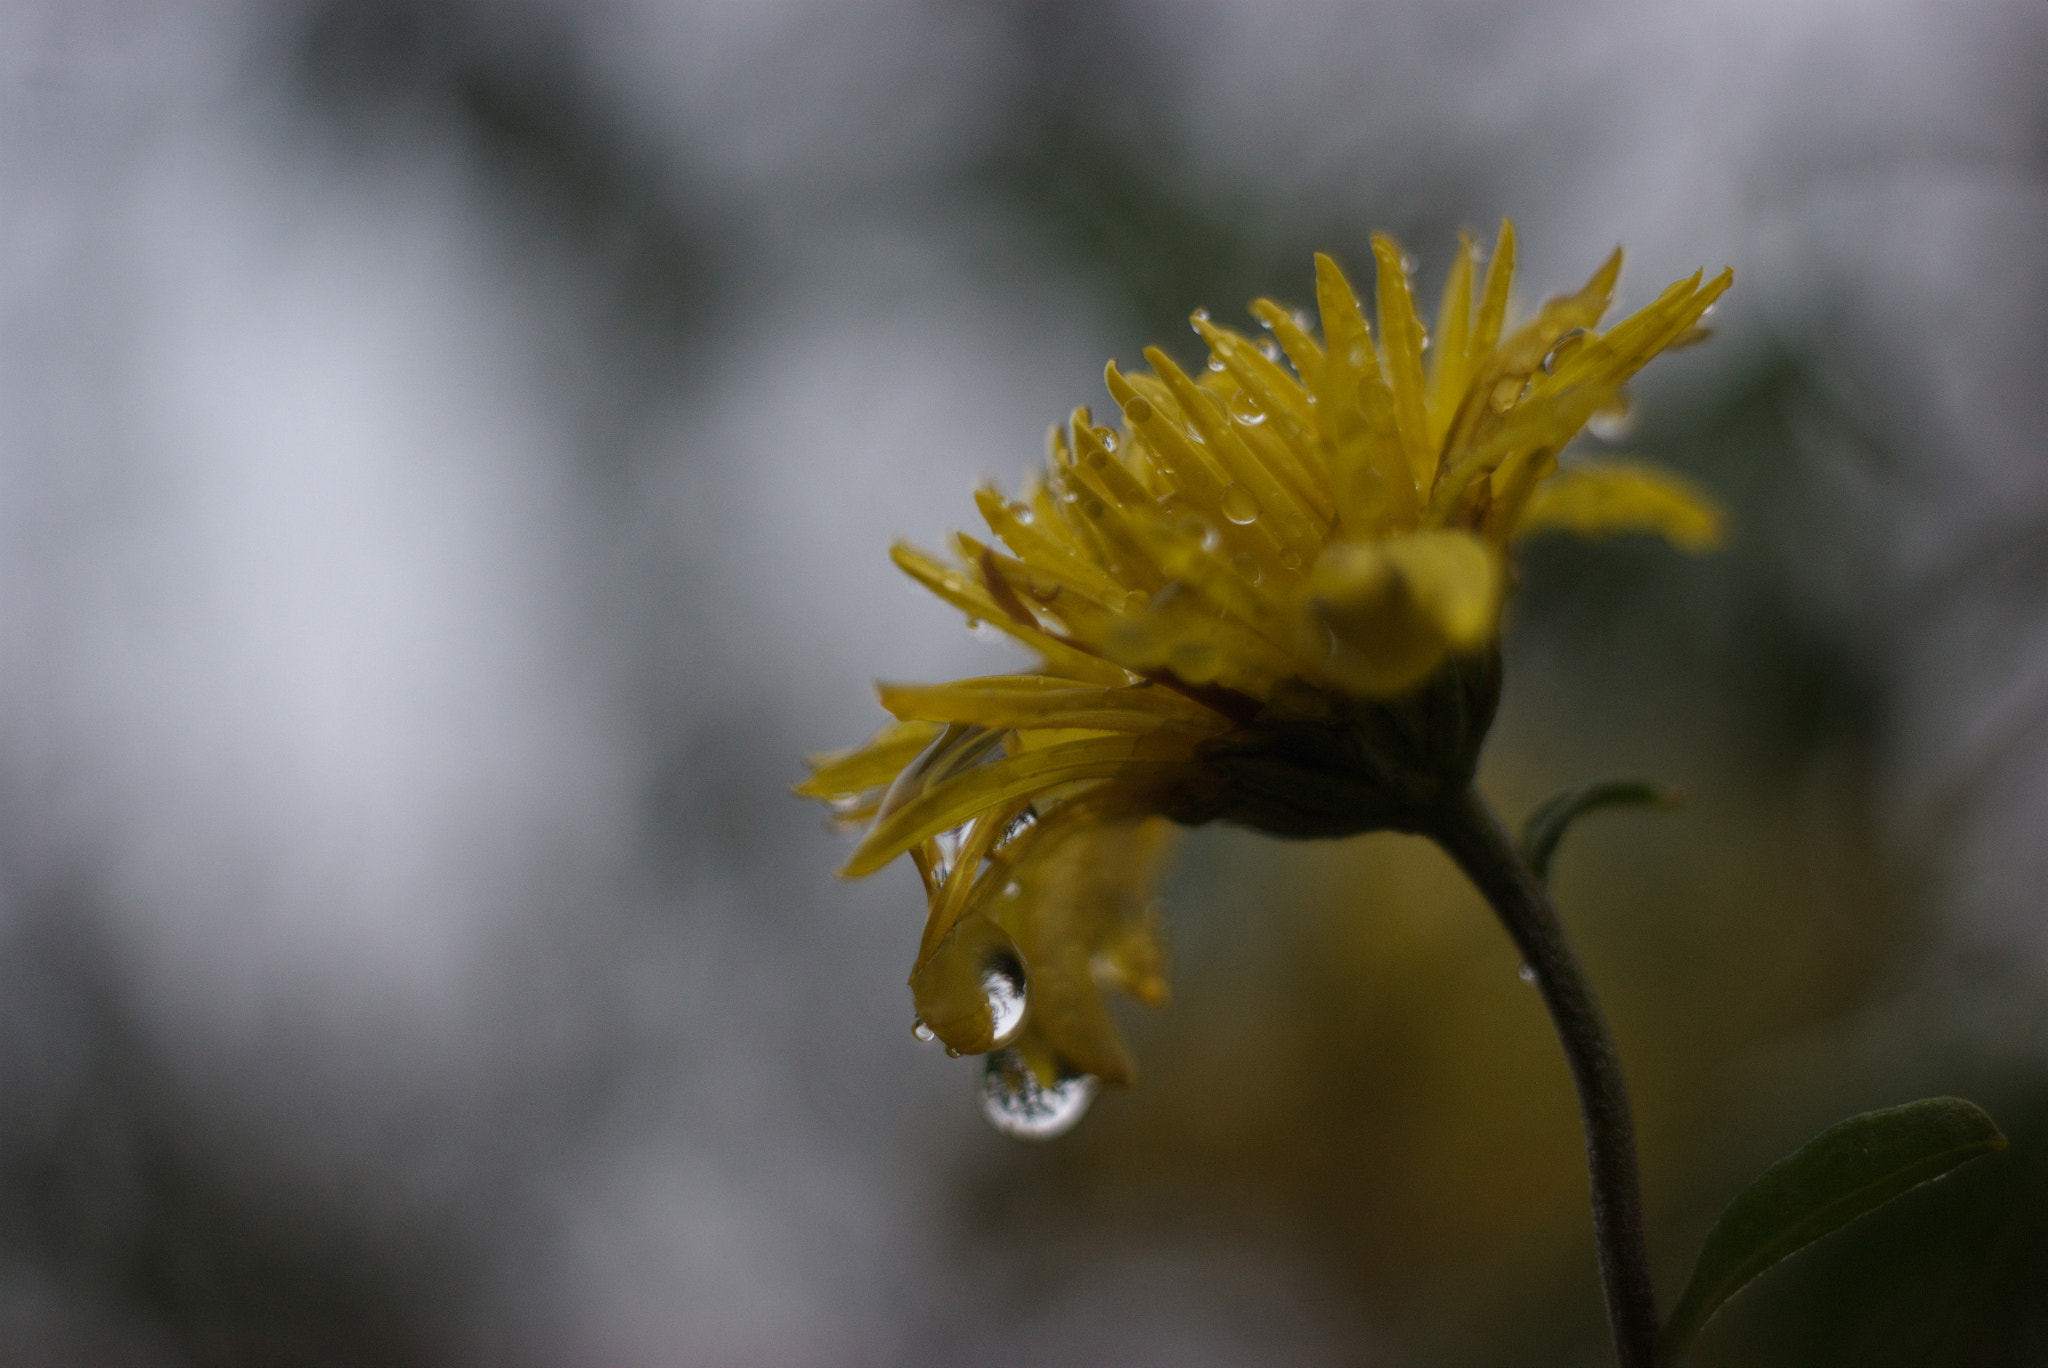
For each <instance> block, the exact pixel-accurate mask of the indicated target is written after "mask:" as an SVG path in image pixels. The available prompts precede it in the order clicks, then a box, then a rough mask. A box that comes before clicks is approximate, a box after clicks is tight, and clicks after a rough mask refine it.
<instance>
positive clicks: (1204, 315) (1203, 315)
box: [1193, 309, 1209, 323]
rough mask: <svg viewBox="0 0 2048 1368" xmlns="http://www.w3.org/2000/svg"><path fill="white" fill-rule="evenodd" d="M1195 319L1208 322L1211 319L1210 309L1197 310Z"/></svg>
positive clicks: (1199, 321) (1198, 321)
mask: <svg viewBox="0 0 2048 1368" xmlns="http://www.w3.org/2000/svg"><path fill="white" fill-rule="evenodd" d="M1193 321H1194V322H1196V323H1207V322H1208V321H1209V311H1208V310H1207V309H1197V310H1195V312H1194V317H1193Z"/></svg>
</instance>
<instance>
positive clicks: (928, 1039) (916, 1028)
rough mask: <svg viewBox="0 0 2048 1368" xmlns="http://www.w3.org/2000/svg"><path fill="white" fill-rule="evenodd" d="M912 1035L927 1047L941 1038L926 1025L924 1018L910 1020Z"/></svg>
mask: <svg viewBox="0 0 2048 1368" xmlns="http://www.w3.org/2000/svg"><path fill="white" fill-rule="evenodd" d="M910 1033H911V1034H912V1035H914V1036H916V1037H917V1038H918V1040H919V1041H921V1042H922V1043H924V1044H926V1045H929V1044H931V1043H932V1042H933V1041H934V1040H937V1039H938V1038H939V1035H938V1032H936V1031H934V1030H933V1029H932V1028H931V1027H929V1026H927V1025H925V1024H924V1018H923V1017H912V1018H911V1019H910Z"/></svg>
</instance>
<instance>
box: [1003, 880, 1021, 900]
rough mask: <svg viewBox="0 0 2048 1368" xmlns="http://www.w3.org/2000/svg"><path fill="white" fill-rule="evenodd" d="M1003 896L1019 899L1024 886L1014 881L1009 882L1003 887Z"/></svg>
mask: <svg viewBox="0 0 2048 1368" xmlns="http://www.w3.org/2000/svg"><path fill="white" fill-rule="evenodd" d="M1003 896H1004V897H1006V898H1021V897H1022V896H1024V885H1023V884H1020V883H1018V882H1017V881H1016V880H1015V879H1012V880H1010V881H1009V882H1008V883H1006V884H1004V885H1003Z"/></svg>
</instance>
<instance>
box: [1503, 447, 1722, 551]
mask: <svg viewBox="0 0 2048 1368" xmlns="http://www.w3.org/2000/svg"><path fill="white" fill-rule="evenodd" d="M1721 520H1722V519H1721V510H1720V508H1719V506H1718V505H1717V504H1715V502H1714V500H1713V499H1712V498H1711V497H1710V496H1709V495H1707V494H1706V493H1705V492H1704V491H1702V490H1700V489H1698V488H1695V487H1694V486H1693V485H1691V484H1689V483H1687V482H1686V481H1684V480H1682V479H1680V478H1679V477H1678V476H1676V475H1673V474H1671V473H1670V472H1668V471H1662V470H1657V469H1654V468H1652V467H1650V466H1643V465H1636V464H1634V463H1632V462H1621V461H1614V462H1605V463H1602V464H1600V465H1597V466H1594V465H1586V466H1577V467H1574V468H1572V469H1570V470H1565V471H1560V472H1559V473H1558V474H1557V475H1556V476H1555V477H1553V478H1552V479H1551V480H1549V481H1548V482H1547V483H1545V484H1543V485H1541V486H1540V487H1538V488H1537V490H1536V492H1535V494H1534V495H1533V496H1531V498H1530V500H1529V506H1528V510H1527V511H1526V512H1525V513H1523V515H1522V518H1521V522H1520V524H1519V526H1517V527H1516V528H1515V529H1514V535H1515V536H1517V537H1524V536H1528V535H1529V534H1531V533H1534V532H1543V531H1559V532H1575V533H1577V534H1578V535H1580V536H1582V537H1597V536H1607V535H1612V534H1615V533H1620V532H1657V533H1661V534H1662V535H1663V536H1664V537H1665V539H1666V540H1668V541H1669V542H1671V544H1672V545H1673V546H1677V547H1680V548H1682V549H1684V550H1687V551H1704V550H1707V549H1708V548H1710V547H1712V546H1714V545H1715V544H1716V543H1718V542H1719V541H1720V539H1721Z"/></svg>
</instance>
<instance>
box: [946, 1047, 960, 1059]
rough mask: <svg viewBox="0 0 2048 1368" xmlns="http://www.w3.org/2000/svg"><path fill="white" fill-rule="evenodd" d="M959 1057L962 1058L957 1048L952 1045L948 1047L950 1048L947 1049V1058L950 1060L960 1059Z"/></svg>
mask: <svg viewBox="0 0 2048 1368" xmlns="http://www.w3.org/2000/svg"><path fill="white" fill-rule="evenodd" d="M959 1057H960V1051H959V1049H958V1048H957V1047H955V1046H952V1045H948V1046H947V1047H946V1058H948V1059H958V1058H959Z"/></svg>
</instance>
